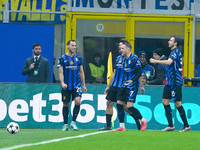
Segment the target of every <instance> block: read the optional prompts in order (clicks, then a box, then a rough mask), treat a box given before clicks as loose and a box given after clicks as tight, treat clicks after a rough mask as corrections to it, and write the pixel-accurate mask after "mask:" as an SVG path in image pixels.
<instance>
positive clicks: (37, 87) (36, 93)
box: [0, 83, 200, 130]
mask: <svg viewBox="0 0 200 150" xmlns="http://www.w3.org/2000/svg"><path fill="white" fill-rule="evenodd" d="M87 88H88V92H87V93H84V94H83V98H82V102H81V108H80V114H79V116H78V117H77V125H78V127H79V128H81V129H98V128H100V127H102V126H104V125H105V120H106V118H105V110H106V100H105V95H104V94H103V93H104V89H105V88H106V86H105V85H87ZM145 90H146V93H145V95H140V94H138V96H137V102H136V104H135V107H136V108H138V109H139V110H140V112H141V113H142V115H143V116H144V117H145V118H147V120H148V127H147V129H149V130H160V129H162V128H164V127H165V126H166V125H167V120H166V118H165V113H164V108H163V105H162V90H163V87H162V86H146V87H145ZM0 91H1V94H0V122H1V123H0V127H6V126H7V124H8V123H9V122H12V121H14V122H17V123H18V124H19V125H20V127H21V128H61V127H62V125H63V118H62V102H61V94H60V85H58V84H56V85H53V84H49V85H46V84H44V85H42V84H12V83H10V84H8V83H2V84H0ZM198 91H199V88H195V87H184V88H183V106H184V108H185V111H186V115H187V118H188V122H189V124H190V125H191V126H192V129H193V130H199V125H200V116H199V114H200V101H199V99H200V95H199V94H198ZM170 104H171V107H172V113H173V121H174V123H175V126H176V129H177V130H178V129H181V128H182V126H183V124H182V121H181V118H180V116H179V113H178V111H177V109H176V108H175V106H174V104H173V102H172V101H171V103H170ZM73 107H74V104H72V105H71V108H73ZM71 110H72V109H71ZM71 110H70V116H71V114H72V111H71ZM70 118H71V117H70ZM70 122H71V120H69V123H70ZM125 125H126V128H127V129H136V124H135V121H134V120H133V119H132V117H131V116H130V115H128V114H127V113H126V116H125ZM114 126H115V127H118V126H119V121H118V118H117V110H116V106H115V108H114Z"/></svg>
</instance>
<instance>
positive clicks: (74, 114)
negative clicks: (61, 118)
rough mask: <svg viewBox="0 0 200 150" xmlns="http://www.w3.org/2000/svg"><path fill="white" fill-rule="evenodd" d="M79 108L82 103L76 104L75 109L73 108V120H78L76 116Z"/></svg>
mask: <svg viewBox="0 0 200 150" xmlns="http://www.w3.org/2000/svg"><path fill="white" fill-rule="evenodd" d="M79 110H80V105H75V106H74V110H73V117H72V121H76V118H77V116H78V113H79Z"/></svg>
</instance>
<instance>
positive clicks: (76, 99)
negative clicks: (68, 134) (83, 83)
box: [70, 87, 82, 131]
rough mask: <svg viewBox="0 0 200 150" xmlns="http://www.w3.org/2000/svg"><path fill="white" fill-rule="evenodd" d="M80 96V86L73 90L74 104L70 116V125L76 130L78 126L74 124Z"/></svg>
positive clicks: (78, 109)
mask: <svg viewBox="0 0 200 150" xmlns="http://www.w3.org/2000/svg"><path fill="white" fill-rule="evenodd" d="M81 96H82V90H81V88H80V87H79V88H78V89H75V90H73V93H72V99H74V102H75V105H74V108H73V116H72V122H71V124H70V127H71V128H73V129H74V130H76V131H77V130H78V127H77V126H76V118H77V116H78V113H79V111H80V104H81Z"/></svg>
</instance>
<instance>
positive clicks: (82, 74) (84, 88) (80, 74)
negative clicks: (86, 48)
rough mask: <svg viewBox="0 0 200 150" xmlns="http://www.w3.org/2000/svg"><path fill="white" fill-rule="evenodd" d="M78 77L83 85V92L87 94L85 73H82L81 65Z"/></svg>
mask: <svg viewBox="0 0 200 150" xmlns="http://www.w3.org/2000/svg"><path fill="white" fill-rule="evenodd" d="M79 76H80V79H81V83H82V85H83V91H84V92H87V88H86V86H85V73H84V71H83V66H82V65H81V66H80V69H79Z"/></svg>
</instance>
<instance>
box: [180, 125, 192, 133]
mask: <svg viewBox="0 0 200 150" xmlns="http://www.w3.org/2000/svg"><path fill="white" fill-rule="evenodd" d="M190 130H191V126H189V127H183V129H181V130H180V131H179V132H187V131H190Z"/></svg>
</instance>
